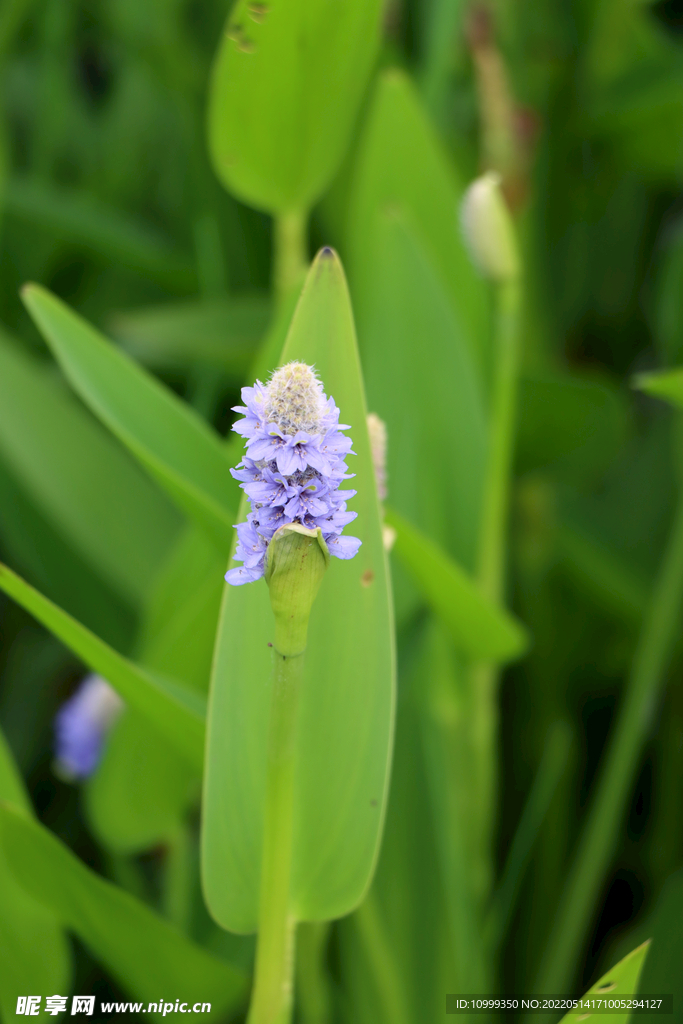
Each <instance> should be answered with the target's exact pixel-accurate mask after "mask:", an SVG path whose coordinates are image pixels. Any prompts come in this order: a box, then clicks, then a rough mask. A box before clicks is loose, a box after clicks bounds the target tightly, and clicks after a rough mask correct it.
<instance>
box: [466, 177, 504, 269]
mask: <svg viewBox="0 0 683 1024" xmlns="http://www.w3.org/2000/svg"><path fill="white" fill-rule="evenodd" d="M460 222H461V225H462V231H463V235H464V237H465V242H466V244H467V247H468V249H469V252H470V256H471V257H472V261H473V262H474V263H475V264H476V265H477V266H478V267H479V269H480V270H481V272H482V273H483V274H485V275H486V277H489V278H491V280H493V281H498V282H503V281H512V280H514V279H515V278H516V277H518V276H519V256H518V253H517V244H516V240H515V233H514V228H513V226H512V218H511V216H510V213H509V212H508V209H507V206H506V205H505V200H504V198H503V195H502V193H501V190H500V175H499V174H496V173H495V171H487V173H486V174H482V175H481V177H479V178H476V179H475V180H474V181H473V182H472V184H471V185H470V186H469V188H468V189H467V191H466V192H465V195H464V197H463V200H462V205H461V207H460Z"/></svg>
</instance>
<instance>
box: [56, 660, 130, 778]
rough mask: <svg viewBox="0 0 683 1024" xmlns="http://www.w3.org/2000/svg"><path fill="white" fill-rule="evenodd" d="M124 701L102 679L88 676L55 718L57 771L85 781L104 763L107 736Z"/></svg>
mask: <svg viewBox="0 0 683 1024" xmlns="http://www.w3.org/2000/svg"><path fill="white" fill-rule="evenodd" d="M123 708H124V702H123V701H122V700H121V698H120V697H119V695H118V693H117V692H116V690H114V689H112V687H111V686H110V685H109V683H108V682H107V681H106V679H103V678H102V677H101V676H97V675H89V676H86V677H85V679H84V680H83V682H82V683H81V685H80V686H79V687H78V689H77V690H76V692H75V693H74V694H73V696H71V697H69V699H68V700H67V701H66V702H65V703H64V704H62V706H61V708H60V709H59V711H58V712H57V715H56V716H55V753H56V758H55V762H56V763H55V768H56V770H57V773H58V774H59V775H62V776H63V777H64V778H66V779H69V780H73V779H85V778H87V777H88V775H91V774H92V773H93V772H94V770H95V768H96V767H97V764H98V762H99V760H100V757H101V754H102V748H103V746H104V741H105V738H106V735H107V733H108V732H109V730H110V729H111V727H112V725H113V724H114V722H115V721H116V719H117V718H118V716H119V715H120V713H121V711H122V710H123Z"/></svg>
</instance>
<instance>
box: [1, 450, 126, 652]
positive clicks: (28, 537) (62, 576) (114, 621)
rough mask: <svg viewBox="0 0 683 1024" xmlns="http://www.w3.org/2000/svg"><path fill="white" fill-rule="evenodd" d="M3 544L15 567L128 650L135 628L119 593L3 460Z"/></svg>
mask: <svg viewBox="0 0 683 1024" xmlns="http://www.w3.org/2000/svg"><path fill="white" fill-rule="evenodd" d="M0 523H2V528H1V529H2V544H3V548H4V550H5V552H6V557H7V560H8V561H11V563H12V567H13V568H15V569H17V570H18V571H19V572H21V574H22V575H24V576H26V577H28V579H29V581H30V582H31V583H32V584H33V585H34V586H37V587H38V588H39V589H40V590H41V591H42V592H43V593H44V594H45V595H46V596H47V597H49V598H50V600H51V601H55V602H56V603H57V604H59V605H60V606H61V607H63V608H65V609H66V611H68V612H69V613H70V614H71V615H74V616H75V617H76V618H77V619H79V620H80V621H81V622H83V623H84V624H85V625H86V626H88V628H89V629H92V630H93V631H94V632H95V633H97V634H98V636H101V637H102V638H103V639H105V640H106V641H107V642H108V643H110V644H113V645H114V646H115V647H118V648H119V649H121V650H127V649H128V648H129V646H130V644H131V642H132V638H133V633H134V629H135V621H134V614H133V611H132V609H131V608H130V606H129V605H127V604H126V603H125V602H123V601H122V600H121V599H120V598H119V597H117V596H116V595H115V594H114V593H112V591H111V590H110V589H109V587H107V586H106V584H104V583H103V582H102V580H101V578H100V577H98V576H97V575H96V573H95V571H94V570H93V569H92V568H91V567H90V566H89V565H88V564H87V563H86V562H84V561H83V559H82V558H80V556H79V555H78V554H77V552H75V551H74V550H73V548H72V547H71V546H70V545H69V544H68V543H67V542H66V541H65V540H64V539H63V537H62V536H61V535H60V534H59V533H57V531H56V530H55V529H54V528H53V527H52V526H51V525H50V524H49V523H48V522H47V521H46V520H45V518H44V516H42V515H41V514H40V513H39V512H38V510H37V509H36V508H35V505H34V504H33V502H32V501H31V500H30V498H29V497H28V495H26V493H25V492H24V490H23V488H22V487H21V486H20V484H19V483H18V481H17V480H15V478H14V476H13V474H12V473H10V471H9V470H8V469H7V468H6V466H5V465H4V462H3V460H2V459H0Z"/></svg>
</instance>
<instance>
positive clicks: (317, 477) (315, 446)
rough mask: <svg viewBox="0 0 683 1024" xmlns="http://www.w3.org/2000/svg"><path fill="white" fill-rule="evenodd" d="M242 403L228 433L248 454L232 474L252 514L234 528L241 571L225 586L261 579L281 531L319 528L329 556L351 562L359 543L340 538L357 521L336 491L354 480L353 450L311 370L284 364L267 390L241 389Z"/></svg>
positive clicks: (344, 496)
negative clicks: (236, 437) (270, 546)
mask: <svg viewBox="0 0 683 1024" xmlns="http://www.w3.org/2000/svg"><path fill="white" fill-rule="evenodd" d="M242 401H243V402H244V406H241V405H238V406H235V412H241V413H244V418H243V419H240V420H238V421H237V422H236V423H235V424H234V426H233V428H232V429H233V430H235V431H236V432H237V433H238V434H241V435H242V437H244V438H246V449H247V452H246V455H245V457H244V458H243V459H242V461H241V462H240V464H239V466H238V467H237V469H233V470H232V471H231V472H232V475H233V476H234V477H235V479H236V480H239V481H240V486H241V487H242V489H243V490H244V491H245V493H246V494H247V496H248V497H249V500H250V502H251V512H250V513H249V514H248V516H247V521H246V523H240V524H239V525H238V526H237V537H238V544H237V550H236V551H235V561H237V562H242V563H243V565H242V566H241V567H240V568H238V569H230V570H229V572H227V573H226V575H225V578H226V580H227V581H228V583H232V584H233V586H239V585H240V584H242V583H253V582H254V581H255V580H258V579H260V578H261V577H262V576H263V573H264V570H265V555H266V551H267V549H268V544H269V542H270V540H271V538H272V536H273V534H274V533H275V531H276V530H278V529H279V528H280V527H281V526H285V525H286V524H287V523H300V524H301V525H302V526H305V527H306V528H307V529H310V530H314V529H316V528H317V527H320V529H321V531H322V535H323V538H324V539H325V542H326V544H327V546H328V548H329V552H330V554H331V555H334V556H335V558H353V556H354V555H355V554H356V552H357V551H358V548H359V547H360V545H361V542H360V540H359V539H358V538H357V537H342V535H341V533H342V530H343V529H344V527H345V526H346V525H347V524H348V523H350V522H351V521H352V520H354V519H355V518H356V516H357V514H358V513H357V512H348V511H347V509H346V502H347V501H348V500H349V499H350V498H352V497H353V496H354V494H355V493H356V492H355V491H349V490H340V485H341V483H342V481H343V480H349V479H350V478H351V477H352V476H353V473H348V472H347V470H348V466H347V465H346V463H345V462H344V459H345V458H346V456H347V455H353V452H352V451H351V443H352V442H351V439H350V438H349V437H346V435H345V434H343V433H342V431H343V430H348V429H349V428H348V426H345V425H344V424H340V423H339V409H338V408H337V407H336V405H335V404H334V399H332V398H327V396H326V395H325V394H324V393H323V386H322V384H321V382H320V381H319V380H318V378H317V376H316V374H315V371H314V370H313V368H312V367H311V366H307V365H306V364H305V363H287V365H286V366H283V367H281V368H280V369H279V370H276V371H275V373H274V374H273V376H272V378H271V379H270V381H269V382H268V384H266V385H263V384H261V382H260V381H257V382H256V384H255V385H254V387H253V388H242Z"/></svg>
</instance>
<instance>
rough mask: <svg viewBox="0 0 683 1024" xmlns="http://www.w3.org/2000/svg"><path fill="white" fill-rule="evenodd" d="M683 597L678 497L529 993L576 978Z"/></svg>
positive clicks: (561, 987)
mask: <svg viewBox="0 0 683 1024" xmlns="http://www.w3.org/2000/svg"><path fill="white" fill-rule="evenodd" d="M682 599H683V497H682V498H680V499H679V504H678V509H677V511H676V517H675V520H674V523H673V527H672V531H671V536H670V538H669V543H668V545H667V548H666V551H665V553H664V559H663V561H662V565H661V568H660V572H659V577H658V579H657V582H656V584H655V588H654V592H653V594H652V598H651V601H650V606H649V609H648V612H647V615H646V618H645V621H644V623H643V627H642V631H641V634H640V639H639V641H638V647H637V650H636V654H635V657H634V660H633V666H632V669H631V675H630V677H629V680H628V684H627V686H626V692H625V693H624V696H623V700H622V706H621V710H620V712H619V718H618V720H617V723H616V727H615V729H614V733H613V735H612V738H611V740H610V743H609V748H608V751H607V757H606V760H605V765H604V769H603V771H602V774H601V777H600V780H599V782H598V786H597V791H596V795H595V799H594V800H593V803H592V806H591V809H590V812H589V815H588V820H587V822H586V827H585V830H584V833H583V836H582V838H581V841H580V844H579V848H578V851H577V854H576V858H575V861H574V867H573V870H572V872H571V874H570V875H569V879H568V881H567V884H566V886H565V890H564V894H563V897H562V901H561V903H560V907H559V910H558V913H557V915H556V918H555V927H554V930H553V933H552V935H551V937H550V942H549V944H548V952H547V954H546V958H545V961H544V963H543V965H542V967H541V972H540V976H539V978H538V982H537V984H536V985H535V987H534V991H537V992H563V991H565V990H566V989H567V988H568V985H569V984H570V982H571V981H572V978H573V977H574V974H575V972H576V967H577V963H576V960H577V956H578V954H579V951H580V947H581V943H582V942H583V940H584V939H585V936H586V929H587V927H588V926H589V924H590V921H591V918H592V916H593V913H594V911H595V902H596V899H597V897H598V895H599V893H600V887H601V886H602V884H603V882H604V879H605V872H606V869H607V868H608V866H609V863H610V858H611V857H612V854H613V852H614V848H615V845H616V842H617V839H618V835H619V829H620V826H621V824H622V821H623V817H624V811H625V807H626V802H627V800H628V796H629V793H630V792H631V786H632V785H633V777H634V774H635V770H636V768H637V765H638V757H639V756H640V751H641V749H642V746H643V743H644V741H645V738H646V737H647V733H648V730H649V728H650V724H651V720H652V712H653V710H654V707H655V704H656V701H657V697H658V695H659V693H660V691H661V687H662V683H663V677H664V672H665V669H666V665H667V660H668V657H669V655H670V653H671V649H672V647H673V644H674V642H675V639H676V636H677V633H678V630H679V628H680V622H679V616H680V610H681V601H682Z"/></svg>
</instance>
